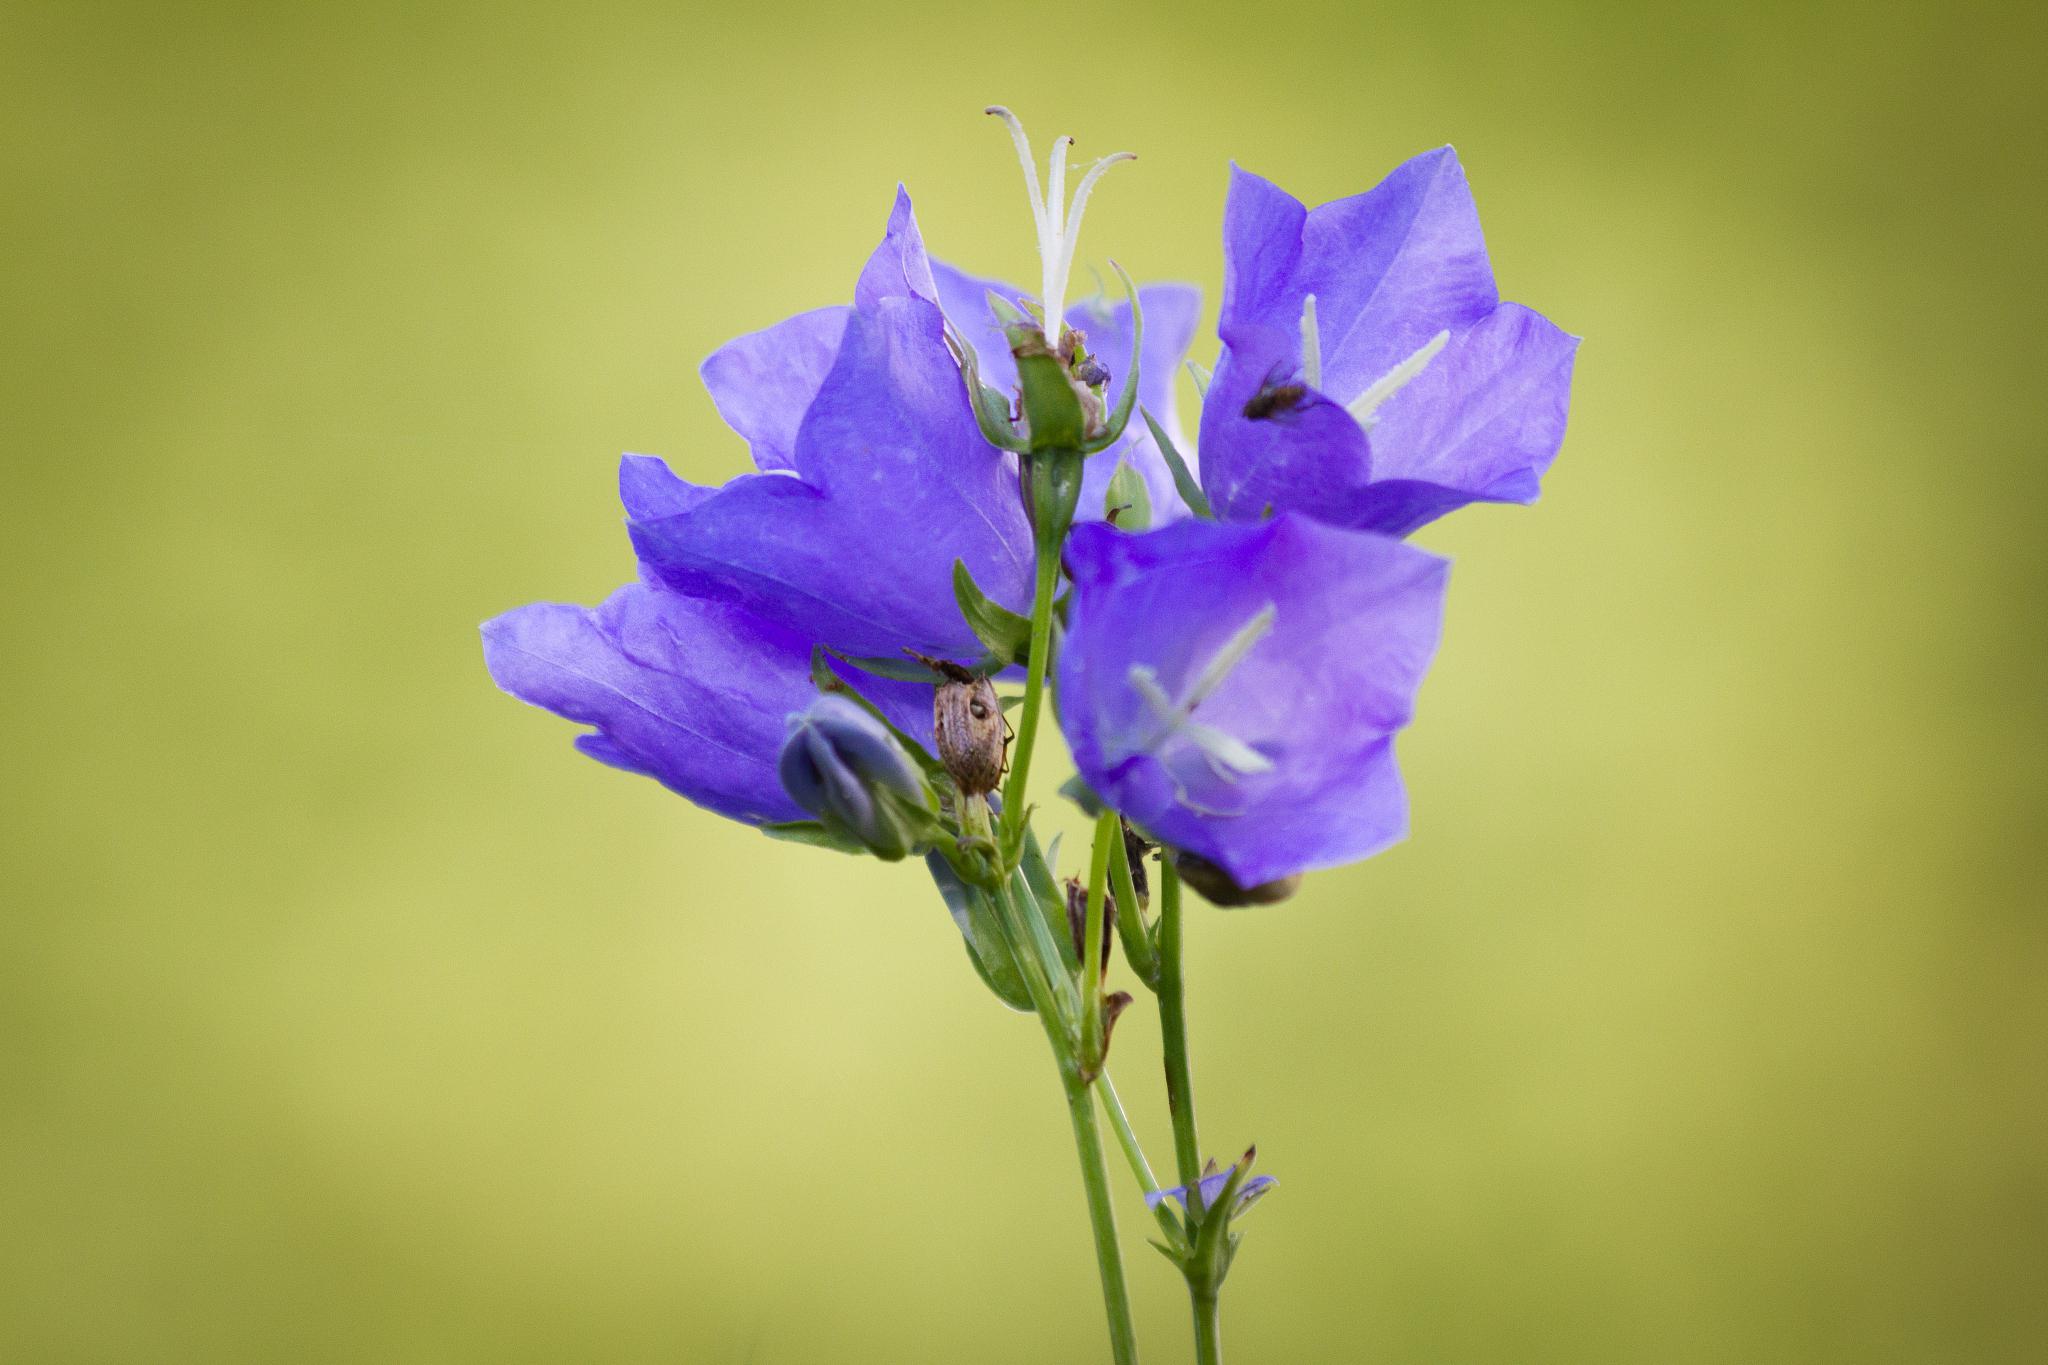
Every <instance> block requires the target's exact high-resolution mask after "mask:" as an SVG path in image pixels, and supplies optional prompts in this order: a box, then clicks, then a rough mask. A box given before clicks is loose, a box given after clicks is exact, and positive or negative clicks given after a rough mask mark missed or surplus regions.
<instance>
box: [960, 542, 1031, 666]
mask: <svg viewBox="0 0 2048 1365" xmlns="http://www.w3.org/2000/svg"><path fill="white" fill-rule="evenodd" d="M953 600H954V601H955V602H956V603H958V604H959V606H960V615H961V616H962V617H964V618H965V619H966V621H967V626H968V629H970V630H972V631H973V632H974V635H975V638H976V639H978V640H980V641H981V642H982V643H983V644H984V645H987V646H988V650H989V657H990V658H992V659H997V660H1000V661H1001V662H1002V664H1004V665H1007V664H1012V663H1022V662H1024V658H1025V656H1026V655H1027V654H1029V653H1030V651H1031V618H1030V617H1028V616H1020V615H1018V614H1017V613H1016V612H1014V611H1011V610H1010V609H1009V608H1008V607H1006V606H1004V605H1002V604H1001V603H1000V602H996V601H994V600H993V599H991V598H990V597H989V595H988V594H987V593H985V592H983V591H982V590H981V585H980V584H978V583H976V582H975V581H974V575H973V573H971V572H970V571H969V570H968V568H967V561H966V560H963V559H956V560H954V561H953Z"/></svg>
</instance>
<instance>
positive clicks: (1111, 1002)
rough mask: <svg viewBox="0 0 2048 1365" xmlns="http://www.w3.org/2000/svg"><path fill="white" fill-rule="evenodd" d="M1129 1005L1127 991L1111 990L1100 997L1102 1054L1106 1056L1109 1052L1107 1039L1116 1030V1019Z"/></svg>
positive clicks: (1129, 998)
mask: <svg viewBox="0 0 2048 1365" xmlns="http://www.w3.org/2000/svg"><path fill="white" fill-rule="evenodd" d="M1130 1007H1131V993H1130V992H1129V991H1112V992H1111V993H1110V994H1108V995H1105V996H1103V997H1102V1051H1103V1055H1105V1056H1107V1055H1108V1053H1109V1040H1110V1038H1111V1037H1112V1036H1113V1035H1114V1034H1115V1032H1116V1021H1117V1020H1118V1019H1120V1018H1122V1017H1123V1012H1124V1011H1125V1010H1127V1009H1129V1008H1130Z"/></svg>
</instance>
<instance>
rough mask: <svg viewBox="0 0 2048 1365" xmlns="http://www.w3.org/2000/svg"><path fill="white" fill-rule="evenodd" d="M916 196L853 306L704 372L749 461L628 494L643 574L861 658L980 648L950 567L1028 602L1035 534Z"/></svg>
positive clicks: (749, 345)
mask: <svg viewBox="0 0 2048 1365" xmlns="http://www.w3.org/2000/svg"><path fill="white" fill-rule="evenodd" d="M937 295H938V289H937V286H936V284H935V283H934V282H933V279H932V273H931V268H930V264H929V262H928V261H927V259H926V257H925V253H924V244H923V241H922V240H921V238H920V237H919V235H918V230H917V222H916V219H915V218H914V217H913V216H912V213H911V207H910V198H909V196H908V195H907V194H905V193H903V192H901V191H898V194H897V198H896V206H895V210H894V212H893V213H892V214H891V215H890V219H889V227H888V231H887V233H886V234H885V235H884V237H883V240H882V244H881V245H880V246H879V247H878V248H877V249H876V250H875V253H874V255H873V256H872V257H871V258H870V259H869V261H868V264H867V267H866V269H865V270H863V271H862V272H861V276H860V280H859V283H858V285H857V286H856V287H855V291H854V302H853V305H852V306H851V307H847V308H828V309H821V310H819V311H816V312H811V313H804V314H800V315H799V316H797V317H795V318H791V319H789V320H788V321H785V322H783V323H780V324H778V325H777V326H775V327H772V328H770V329H768V330H767V331H766V332H761V333H756V334H754V335H752V336H747V337H742V338H740V339H739V340H737V341H735V342H732V343H731V344H729V345H728V346H726V347H724V348H723V349H722V350H720V351H719V352H718V353H716V354H715V355H713V356H712V357H711V359H710V360H709V361H707V362H706V363H705V366H704V378H705V382H706V384H707V385H708V386H709V387H710V389H711V393H712V398H713V400H714V401H715V402H716V403H717V404H718V406H719V410H720V411H721V412H722V413H723V414H724V415H725V417H726V418H727V420H728V421H729V422H730V423H731V425H732V426H733V427H734V429H735V430H737V431H739V432H740V434H741V435H743V436H745V437H746V438H747V439H748V441H749V443H750V445H751V446H752V449H753V454H754V460H755V463H756V465H757V467H758V469H757V472H755V473H752V474H743V475H741V476H739V477H738V478H735V479H733V480H732V481H731V482H729V483H727V484H725V485H723V486H722V487H718V488H702V487H698V486H695V485H691V484H686V483H683V482H682V481H681V480H675V481H674V485H673V486H672V487H671V488H670V490H669V491H667V492H666V494H665V496H664V498H663V499H662V500H661V501H660V502H659V504H658V505H641V504H638V503H636V501H635V500H634V499H633V498H632V497H630V496H629V498H628V500H627V519H628V524H629V527H630V530H631V532H632V537H633V545H634V548H635V549H636V550H637V551H638V552H639V554H640V558H641V560H642V562H643V564H644V565H645V566H646V569H647V571H648V572H649V573H650V574H652V575H653V576H654V577H655V578H657V579H659V580H660V581H661V582H662V583H664V584H666V585H667V586H668V587H670V588H673V589H676V590H677V591H681V592H685V593H692V594H710V595H729V596H731V597H734V598H736V599H737V600H739V601H741V602H743V603H744V604H745V605H746V606H747V607H748V608H749V610H751V611H753V612H755V613H756V614H757V615H759V616H761V617H763V618H764V619H767V620H771V621H774V622H777V623H779V624H781V625H784V626H787V627H790V628H792V629H797V630H800V631H802V632H803V633H805V634H807V635H808V636H810V637H811V638H812V639H813V640H817V641H821V642H823V643H825V644H827V645H830V646H832V647H834V648H836V649H841V650H845V651H847V652H849V653H851V654H855V655H896V654H897V653H898V651H899V650H901V649H903V648H905V647H908V648H912V649H916V650H919V651H921V652H923V653H927V654H932V655H937V656H941V657H956V658H973V657H978V656H979V654H980V653H981V646H980V643H979V642H978V641H977V640H976V639H975V637H974V634H973V632H972V631H971V630H970V629H969V628H968V626H967V624H966V623H965V622H964V621H963V620H962V619H961V617H960V612H959V609H958V607H957V605H956V604H955V601H954V596H953V586H952V569H953V561H954V560H955V559H959V560H962V561H964V562H965V563H966V565H967V568H968V570H969V571H970V572H971V573H972V574H973V575H974V578H975V581H976V582H977V583H979V584H980V585H981V587H982V590H983V591H984V592H986V593H987V594H988V595H989V596H990V597H991V598H993V599H994V600H996V601H997V602H1000V603H1002V604H1003V605H1005V606H1008V607H1011V608H1013V609H1023V608H1026V607H1028V606H1029V603H1030V598H1031V565H1032V547H1031V528H1030V526H1029V524H1028V523H1027V521H1026V519H1025V516H1024V510H1023V507H1022V505H1021V503H1020V502H1019V500H1018V495H1017V463H1016V459H1015V457H1014V456H1010V455H1007V454H1005V453H1004V452H1001V451H997V450H994V449H992V448H991V447H990V446H989V444H988V442H987V441H986V440H984V439H983V438H982V435H981V431H980V429H979V427H978V426H977V425H976V423H975V419H974V413H973V410H972V408H971V407H970V405H969V401H968V397H967V390H966V385H965V382H964V381H963V379H962V377H961V373H960V366H959V365H958V363H957V362H956V361H955V360H954V358H953V353H952V351H951V350H950V349H949V348H948V346H947V340H946V330H947V329H946V319H945V315H944V313H943V312H942V311H941V309H940V306H939V303H938V299H937Z"/></svg>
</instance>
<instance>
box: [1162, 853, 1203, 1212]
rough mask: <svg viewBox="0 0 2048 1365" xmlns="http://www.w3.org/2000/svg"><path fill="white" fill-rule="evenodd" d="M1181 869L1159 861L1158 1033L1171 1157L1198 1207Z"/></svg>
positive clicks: (1199, 1173) (1199, 1165)
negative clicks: (1182, 955)
mask: <svg viewBox="0 0 2048 1365" xmlns="http://www.w3.org/2000/svg"><path fill="white" fill-rule="evenodd" d="M1180 939H1181V923H1180V874H1179V873H1178V872H1177V871H1175V870H1174V866H1173V859H1172V858H1161V859H1160V860H1159V1035H1160V1046H1161V1048H1162V1050H1163V1051H1164V1052H1165V1054H1166V1105H1167V1109H1168V1110H1169V1111H1170V1112H1171V1113H1172V1115H1173V1159H1174V1166H1175V1169H1176V1170H1177V1171H1178V1172H1179V1174H1180V1179H1181V1183H1182V1184H1183V1185H1186V1186H1187V1187H1188V1203H1189V1206H1190V1208H1191V1209H1193V1210H1195V1211H1199V1210H1200V1207H1201V1197H1200V1194H1199V1193H1198V1190H1199V1188H1200V1187H1199V1186H1198V1185H1197V1184H1196V1183H1195V1182H1197V1181H1198V1180H1200V1179H1201V1177H1202V1144H1201V1140H1200V1139H1199V1138H1198V1137H1197V1135H1196V1129H1195V1081H1194V1075H1193V1073H1192V1070H1191V1069H1190V1067H1189V1065H1188V1013H1187V988H1186V984H1185V983H1184V982H1183V980H1182V978H1181V961H1180V946H1181V945H1180Z"/></svg>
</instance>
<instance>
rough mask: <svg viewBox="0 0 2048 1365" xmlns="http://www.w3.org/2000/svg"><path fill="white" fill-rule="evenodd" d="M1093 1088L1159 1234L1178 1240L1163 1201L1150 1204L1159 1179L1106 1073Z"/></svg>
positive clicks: (1176, 1223)
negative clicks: (1098, 1096) (1099, 1093)
mask: <svg viewBox="0 0 2048 1365" xmlns="http://www.w3.org/2000/svg"><path fill="white" fill-rule="evenodd" d="M1095 1087H1096V1089H1097V1090H1098V1091H1100V1092H1101V1095H1102V1109H1103V1112H1104V1113H1106V1114H1108V1115H1109V1127H1110V1131H1111V1132H1113V1133H1115V1134H1116V1141H1117V1145H1118V1146H1119V1147H1122V1148H1123V1149H1124V1160H1125V1161H1126V1162H1128V1163H1129V1164H1130V1167H1131V1174H1132V1175H1133V1176H1135V1177H1137V1181H1138V1188H1139V1189H1141V1190H1143V1191H1144V1192H1145V1195H1146V1199H1145V1203H1146V1205H1147V1206H1148V1207H1149V1208H1151V1210H1152V1216H1153V1217H1154V1218H1156V1219H1157V1220H1158V1221H1159V1228H1160V1230H1161V1231H1162V1232H1164V1233H1165V1234H1166V1235H1167V1238H1168V1239H1169V1240H1171V1241H1176V1242H1177V1241H1179V1240H1181V1238H1182V1237H1184V1236H1185V1233H1184V1232H1183V1231H1182V1229H1181V1226H1180V1223H1179V1221H1178V1220H1177V1219H1175V1218H1174V1216H1173V1213H1172V1212H1171V1211H1170V1210H1169V1209H1168V1208H1167V1207H1166V1204H1165V1202H1164V1201H1160V1202H1158V1203H1154V1202H1153V1200H1152V1198H1151V1196H1153V1195H1156V1194H1158V1193H1159V1179H1158V1177H1157V1176H1155V1175H1153V1174H1152V1163H1151V1162H1149V1161H1147V1160H1145V1149H1144V1148H1143V1147H1141V1146H1139V1145H1138V1134H1137V1130H1136V1129H1134V1128H1132V1127H1131V1116H1130V1115H1129V1114H1127V1113H1125V1112H1124V1102H1123V1100H1122V1099H1121V1098H1119V1097H1118V1095H1117V1093H1116V1087H1115V1086H1114V1085H1111V1084H1110V1082H1109V1073H1108V1072H1107V1071H1104V1072H1103V1073H1102V1074H1101V1075H1100V1076H1097V1077H1096V1078H1095Z"/></svg>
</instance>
